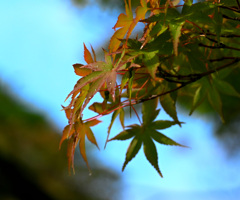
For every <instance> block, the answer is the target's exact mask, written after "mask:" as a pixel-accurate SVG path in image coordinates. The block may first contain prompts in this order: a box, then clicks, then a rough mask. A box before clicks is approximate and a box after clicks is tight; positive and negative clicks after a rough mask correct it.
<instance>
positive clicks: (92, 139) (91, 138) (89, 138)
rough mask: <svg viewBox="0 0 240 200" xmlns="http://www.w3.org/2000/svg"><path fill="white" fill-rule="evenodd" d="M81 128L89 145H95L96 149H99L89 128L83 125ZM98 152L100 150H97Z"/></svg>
mask: <svg viewBox="0 0 240 200" xmlns="http://www.w3.org/2000/svg"><path fill="white" fill-rule="evenodd" d="M83 128H84V131H85V133H86V135H87V138H88V140H89V141H90V142H91V143H93V144H95V145H96V147H97V148H98V149H99V147H98V144H97V141H96V138H95V136H94V134H93V132H92V130H91V129H90V128H89V126H88V125H87V124H83ZM99 150H100V149H99Z"/></svg>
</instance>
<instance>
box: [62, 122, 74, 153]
mask: <svg viewBox="0 0 240 200" xmlns="http://www.w3.org/2000/svg"><path fill="white" fill-rule="evenodd" d="M71 127H72V126H70V125H67V126H65V128H64V129H63V135H62V138H61V141H60V143H59V149H60V148H61V146H62V143H63V141H64V140H66V139H68V138H69V137H71V136H72V135H73V133H74V129H73V128H71ZM70 128H71V130H70Z"/></svg>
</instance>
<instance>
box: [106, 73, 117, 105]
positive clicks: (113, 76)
mask: <svg viewBox="0 0 240 200" xmlns="http://www.w3.org/2000/svg"><path fill="white" fill-rule="evenodd" d="M116 81H117V72H116V71H115V70H114V71H111V72H109V74H108V77H107V89H108V91H109V93H110V95H111V96H112V99H113V102H115V87H116Z"/></svg>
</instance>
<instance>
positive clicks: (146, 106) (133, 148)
mask: <svg viewBox="0 0 240 200" xmlns="http://www.w3.org/2000/svg"><path fill="white" fill-rule="evenodd" d="M157 104H158V99H157V98H155V99H152V100H149V101H145V102H144V103H143V105H142V120H143V123H142V124H141V125H138V124H134V125H131V126H128V129H126V130H124V131H122V132H121V133H119V134H118V135H116V136H115V137H113V138H112V139H110V140H109V141H112V140H128V139H131V138H133V139H132V141H131V142H130V144H129V147H128V149H127V152H126V158H125V161H124V164H123V167H122V171H123V170H124V169H125V167H126V166H127V164H128V163H129V162H130V161H131V160H132V159H133V158H134V157H135V156H136V155H137V153H138V152H139V150H140V148H141V146H143V150H144V154H145V156H146V158H147V160H148V161H149V163H150V164H151V165H152V166H153V167H154V168H155V169H156V171H157V172H158V174H159V175H160V176H161V177H163V176H162V173H161V171H160V168H159V166H158V154H157V150H156V146H155V143H154V141H156V142H158V143H160V144H164V145H176V146H182V147H185V146H183V145H181V144H179V143H177V142H175V141H174V140H172V139H170V138H168V137H167V136H165V135H164V134H162V133H160V132H158V131H157V130H160V129H166V128H169V127H171V126H173V125H176V124H179V123H180V122H176V121H168V120H157V121H154V120H155V119H156V117H157V116H158V113H159V110H157Z"/></svg>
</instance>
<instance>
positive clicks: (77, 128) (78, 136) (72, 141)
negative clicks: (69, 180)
mask: <svg viewBox="0 0 240 200" xmlns="http://www.w3.org/2000/svg"><path fill="white" fill-rule="evenodd" d="M100 122H101V121H99V120H97V119H94V120H92V121H87V122H85V123H83V122H82V121H81V120H79V121H78V122H75V123H74V125H73V126H70V125H67V126H66V127H65V128H64V131H63V136H62V139H61V141H60V147H61V144H62V142H63V141H64V140H65V139H69V140H68V147H67V149H68V150H67V157H68V168H69V171H70V168H72V169H73V172H74V153H75V149H76V146H77V144H78V143H79V149H80V153H81V155H82V157H83V159H84V161H85V163H86V164H87V167H88V169H89V171H91V170H90V167H89V164H88V160H87V155H86V149H85V141H86V140H85V137H87V138H88V140H89V141H90V142H91V143H93V144H94V145H96V147H97V148H98V149H99V147H98V144H97V141H96V139H95V136H94V134H93V132H92V130H91V128H90V127H92V126H95V125H97V124H98V123H100ZM69 129H70V130H69Z"/></svg>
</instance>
